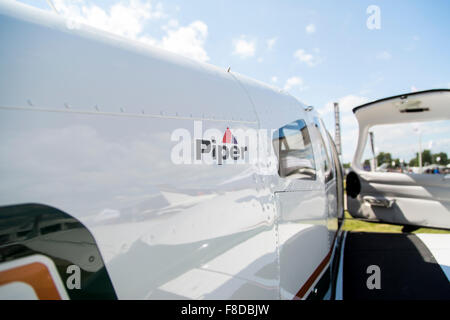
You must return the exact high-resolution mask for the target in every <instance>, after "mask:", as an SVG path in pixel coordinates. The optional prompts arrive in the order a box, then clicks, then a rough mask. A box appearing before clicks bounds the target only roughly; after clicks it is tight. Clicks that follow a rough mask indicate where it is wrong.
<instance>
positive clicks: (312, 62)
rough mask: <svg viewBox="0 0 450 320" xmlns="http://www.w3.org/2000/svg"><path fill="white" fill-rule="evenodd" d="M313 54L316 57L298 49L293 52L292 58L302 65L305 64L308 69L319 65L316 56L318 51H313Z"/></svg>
mask: <svg viewBox="0 0 450 320" xmlns="http://www.w3.org/2000/svg"><path fill="white" fill-rule="evenodd" d="M314 52H315V53H316V55H314V54H312V53H307V52H306V50H304V49H298V50H297V51H295V52H294V58H296V59H297V60H298V61H300V62H302V63H305V64H306V65H307V66H309V67H314V66H316V65H317V64H319V63H320V58H319V57H318V56H317V54H318V53H319V49H314Z"/></svg>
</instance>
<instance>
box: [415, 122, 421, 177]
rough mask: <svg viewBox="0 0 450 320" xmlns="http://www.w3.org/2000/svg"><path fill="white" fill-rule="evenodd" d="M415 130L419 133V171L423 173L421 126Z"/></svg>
mask: <svg viewBox="0 0 450 320" xmlns="http://www.w3.org/2000/svg"><path fill="white" fill-rule="evenodd" d="M414 131H415V132H417V133H418V134H419V154H418V156H419V173H422V130H420V128H419V127H416V128H414Z"/></svg>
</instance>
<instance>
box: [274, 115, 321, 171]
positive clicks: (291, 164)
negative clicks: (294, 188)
mask: <svg viewBox="0 0 450 320" xmlns="http://www.w3.org/2000/svg"><path fill="white" fill-rule="evenodd" d="M272 143H273V148H274V150H275V153H276V155H277V158H278V174H279V175H280V177H282V178H289V179H303V180H315V178H316V165H315V161H314V154H313V149H312V145H311V137H310V135H309V132H308V128H307V126H306V123H305V121H303V120H297V121H294V122H291V123H290V124H288V125H286V126H284V127H282V128H280V129H279V130H278V131H275V132H274V135H273V141H272Z"/></svg>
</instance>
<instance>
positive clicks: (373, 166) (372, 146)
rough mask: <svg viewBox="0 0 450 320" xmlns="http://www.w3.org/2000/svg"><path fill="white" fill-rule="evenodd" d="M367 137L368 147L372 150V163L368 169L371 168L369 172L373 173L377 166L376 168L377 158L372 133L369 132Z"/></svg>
mask: <svg viewBox="0 0 450 320" xmlns="http://www.w3.org/2000/svg"><path fill="white" fill-rule="evenodd" d="M369 136H370V147H371V149H372V156H373V157H372V163H371V165H370V167H371V170H370V171H375V170H376V168H377V166H378V164H377V157H376V156H375V141H374V138H373V132H372V131H370V132H369Z"/></svg>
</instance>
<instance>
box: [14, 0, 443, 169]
mask: <svg viewBox="0 0 450 320" xmlns="http://www.w3.org/2000/svg"><path fill="white" fill-rule="evenodd" d="M21 2H24V3H27V4H30V5H33V6H37V7H41V8H43V9H45V10H50V9H49V6H48V4H47V2H46V1H44V0H42V1H36V0H33V1H29V0H22V1H21ZM53 3H54V5H55V7H56V8H57V10H58V11H59V12H60V14H61V15H64V16H66V17H68V18H71V19H74V20H78V21H80V22H82V23H87V24H91V25H94V26H96V27H98V28H102V29H105V30H108V31H110V32H114V33H117V34H120V35H123V36H127V37H130V38H133V39H136V40H138V41H144V42H146V43H148V44H149V45H153V46H159V47H162V48H164V49H167V50H170V51H174V52H177V53H180V54H183V55H185V56H188V57H190V58H193V59H197V60H201V61H205V62H208V63H211V64H214V65H217V66H220V67H223V68H224V69H225V68H228V67H229V66H231V69H232V70H233V71H236V72H239V73H241V74H245V75H247V76H250V77H253V78H255V79H258V80H261V81H263V82H266V83H270V84H272V85H275V86H277V87H280V88H284V89H286V90H288V91H289V92H290V93H291V94H292V95H294V96H296V97H297V98H298V99H299V100H301V101H302V102H304V103H306V104H308V105H313V106H315V107H316V108H318V109H319V110H320V111H321V113H322V114H323V117H324V120H325V123H326V125H327V127H328V129H329V130H330V132H333V131H334V130H333V125H334V121H333V117H332V113H331V111H332V102H333V101H339V102H340V104H341V109H342V126H343V129H342V131H343V133H342V134H343V145H344V161H349V160H350V159H351V157H352V154H353V151H354V147H355V143H356V134H357V125H356V121H355V119H354V118H353V115H352V113H351V109H352V108H353V107H355V106H357V105H358V104H362V103H365V102H368V101H371V100H375V99H378V98H383V97H386V96H392V95H397V94H400V93H405V92H410V91H415V90H425V89H431V88H449V87H450V63H449V58H450V41H449V34H450V20H449V19H448V13H449V12H450V2H449V1H447V0H442V1H441V0H434V1H432V2H431V1H425V0H423V1H414V0H409V1H406V0H397V1H375V0H371V1H364V0H358V1H356V0H353V1H335V0H330V1H325V0H322V1H300V0H297V1H287V0H286V1H268V0H258V1H224V0H213V1H212V0H209V1H208V0H171V1H158V0H153V1H144V0H140V1H138V0H131V1H129V0H110V1H89V0H70V1H69V0H53ZM370 5H376V6H378V8H379V9H380V23H381V24H380V29H372V30H370V29H369V28H368V27H367V25H366V21H367V19H368V18H369V16H370V15H371V14H368V13H367V12H366V10H367V8H368V7H369V6H370ZM437 126H438V127H440V128H442V130H439V134H437V133H432V132H431V131H429V132H428V131H427V130H428V129H430V128H432V127H433V128H435V127H436V125H434V126H433V125H432V126H426V125H422V129H421V130H422V132H423V135H424V136H423V137H424V145H425V146H428V145H430V146H432V151H433V152H437V151H441V150H442V151H446V152H449V151H450V141H449V139H448V138H447V137H450V126H449V122H448V121H447V122H440V123H438V124H437ZM409 129H411V128H409ZM409 129H405V130H404V133H406V132H409V131H408V130H409ZM433 132H434V131H433ZM383 134H384V136H383ZM387 138H389V135H388V134H386V133H383V132H380V133H379V136H376V141H379V142H380V145H378V149H379V151H393V153H394V155H395V156H398V157H401V158H405V159H409V158H410V157H412V156H413V155H414V150H413V149H414V148H411V147H408V148H402V147H401V146H402V144H408V145H410V144H415V141H416V140H417V139H416V137H411V134H405V135H404V139H403V140H401V141H397V142H395V143H394V144H392V145H391V147H392V148H393V150H383V146H382V145H381V143H382V142H383V141H385V139H387ZM430 141H432V142H431V143H430ZM396 143H397V145H396Z"/></svg>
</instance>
